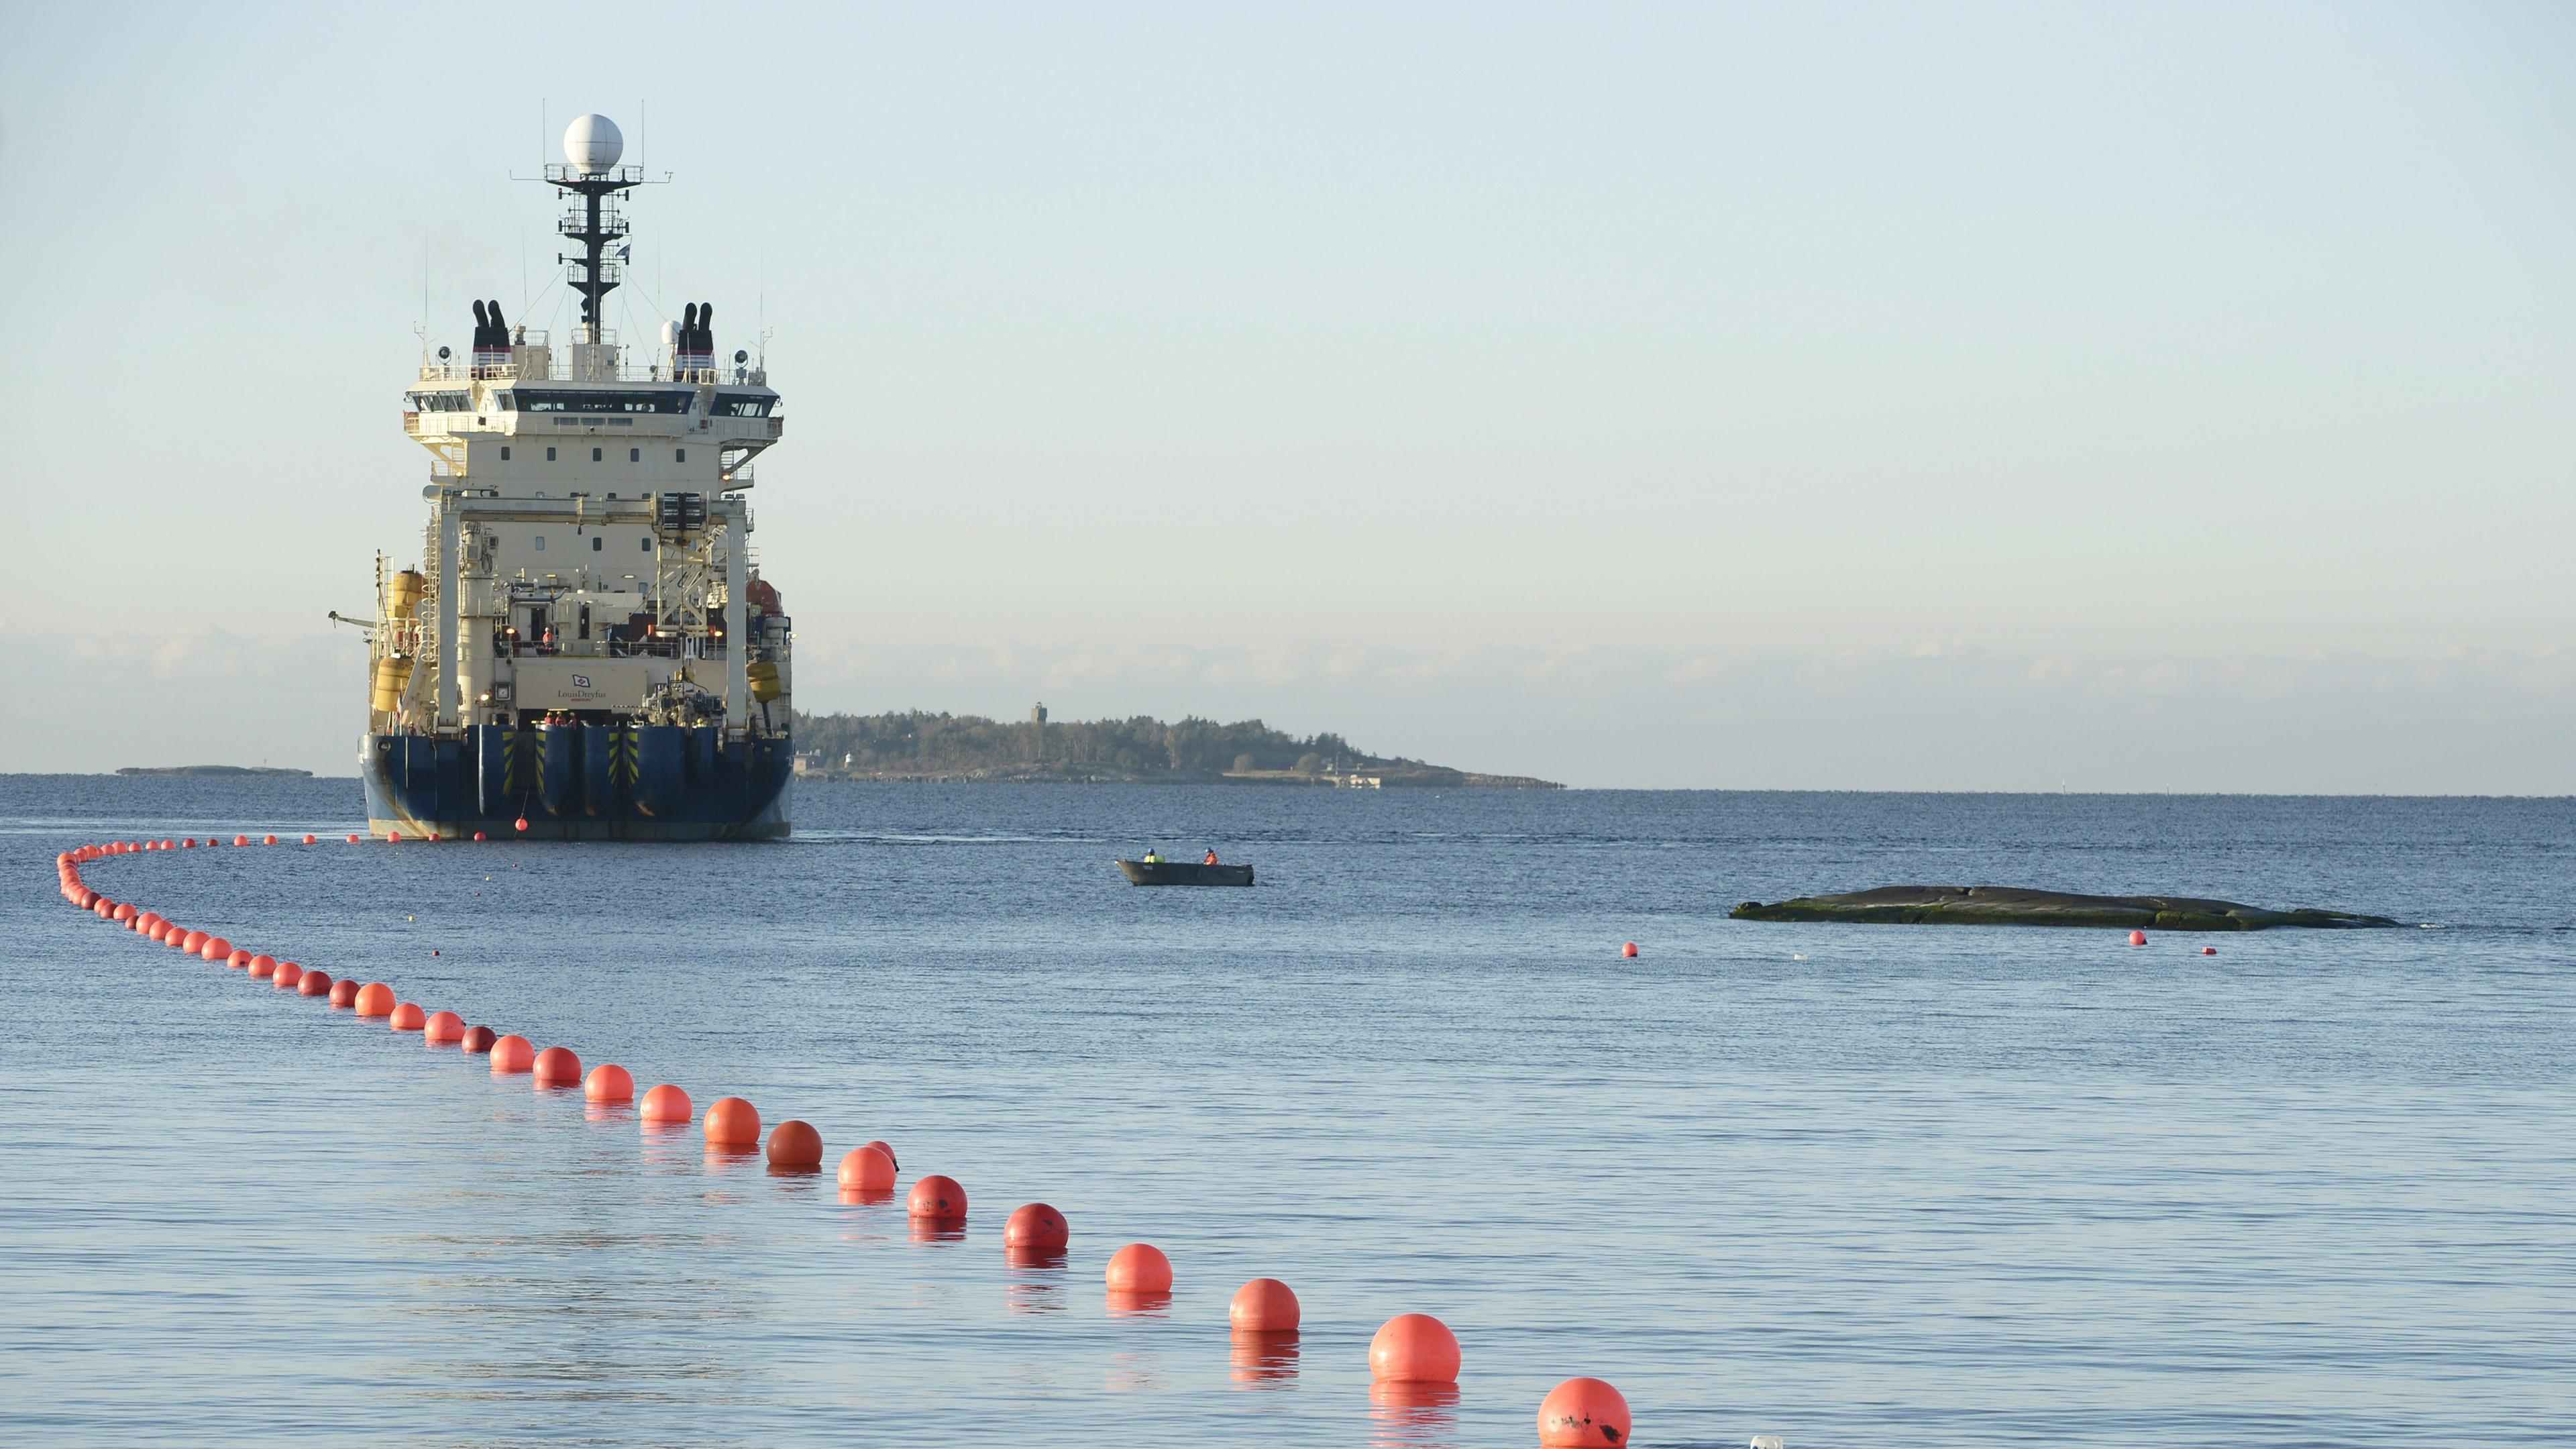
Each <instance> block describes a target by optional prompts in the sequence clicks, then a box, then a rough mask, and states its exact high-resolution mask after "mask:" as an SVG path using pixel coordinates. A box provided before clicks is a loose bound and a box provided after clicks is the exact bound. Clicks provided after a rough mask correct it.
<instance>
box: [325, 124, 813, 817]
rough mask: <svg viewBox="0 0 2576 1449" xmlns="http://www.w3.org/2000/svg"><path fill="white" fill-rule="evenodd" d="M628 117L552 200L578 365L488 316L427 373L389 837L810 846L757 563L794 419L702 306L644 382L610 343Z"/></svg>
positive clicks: (381, 641)
mask: <svg viewBox="0 0 2576 1449" xmlns="http://www.w3.org/2000/svg"><path fill="white" fill-rule="evenodd" d="M620 150H621V143H620V141H619V138H618V136H617V132H616V128H615V127H614V126H613V125H611V124H610V123H609V122H608V121H607V119H606V118H605V117H598V116H585V117H582V118H581V119H580V120H577V121H575V122H574V123H573V126H572V129H571V130H570V131H569V132H567V134H566V136H565V153H566V157H567V160H566V163H565V164H563V165H559V166H549V167H548V168H547V169H546V175H545V180H546V182H547V183H548V184H550V185H552V186H554V187H555V188H556V189H557V190H558V192H559V193H560V194H561V195H563V196H564V197H565V198H567V200H568V203H569V205H568V208H567V211H566V214H565V216H564V218H563V221H562V225H561V230H562V232H563V234H564V235H565V236H566V237H567V238H568V239H570V240H571V241H573V242H575V243H577V244H578V245H579V247H580V251H579V253H578V254H575V255H571V256H568V257H567V258H566V259H565V260H566V261H567V262H568V263H569V264H570V269H571V273H572V276H571V279H570V280H571V285H572V288H573V290H574V291H575V292H576V293H577V294H578V295H579V297H580V302H581V317H580V321H579V323H578V325H577V326H576V328H575V329H574V331H573V335H572V340H571V341H570V342H569V343H568V344H567V345H564V346H561V347H558V346H556V345H554V344H553V342H552V341H551V340H550V338H549V336H548V335H547V333H545V332H543V331H537V330H532V329H530V328H528V327H526V326H525V325H522V324H512V323H510V322H508V321H507V320H506V319H505V318H504V317H503V315H502V312H501V307H500V304H499V303H498V302H485V301H477V302H475V303H474V304H473V312H474V333H473V344H472V346H471V348H470V349H468V350H467V351H466V352H465V353H464V355H462V356H459V355H457V353H456V350H455V349H454V348H453V347H450V346H441V347H439V348H437V350H436V352H435V354H434V355H430V356H425V357H424V358H423V359H422V364H421V368H420V377H419V380H418V382H417V384H416V385H415V386H414V387H413V388H411V389H410V391H409V392H408V393H406V395H405V401H404V410H403V428H404V430H405V432H407V433H408V434H409V435H410V436H411V437H412V438H413V439H414V440H415V441H417V442H419V443H420V445H421V446H422V447H423V448H425V449H427V450H428V451H429V453H430V455H431V458H432V463H431V470H430V471H431V477H430V482H429V485H428V486H427V487H425V488H423V489H422V490H421V492H422V496H423V497H424V498H425V499H427V500H428V502H429V505H430V518H429V526H428V529H427V533H426V537H425V538H424V541H423V547H422V560H421V563H420V565H419V567H417V568H409V569H400V570H389V569H388V568H387V566H386V564H385V563H384V561H383V560H382V559H381V558H380V559H379V561H378V567H377V599H378V604H377V616H376V619H375V621H374V627H373V629H372V631H371V640H372V646H371V654H372V658H371V672H370V678H371V681H372V698H371V700H370V714H369V729H368V736H367V742H366V745H365V747H364V768H363V769H362V772H361V773H362V775H363V776H364V778H365V779H366V782H367V786H368V803H369V812H368V813H369V815H370V817H371V819H372V822H373V824H374V827H375V828H376V829H377V830H378V831H379V832H380V833H391V832H395V831H400V832H403V833H406V834H409V833H415V832H417V833H421V834H436V835H447V836H452V835H461V834H467V833H471V832H475V831H493V830H499V831H506V832H510V833H526V834H534V835H547V836H564V837H574V838H627V839H634V838H649V839H705V838H739V837H749V836H774V835H783V834H785V833H786V832H787V828H788V821H787V815H786V785H787V780H788V777H789V775H790V773H791V762H792V761H793V759H794V750H793V747H792V744H791V742H790V734H791V722H792V719H793V710H792V708H791V704H792V700H791V698H790V693H789V690H790V685H791V653H792V648H791V640H792V629H791V627H790V623H789V620H788V618H787V616H786V614H785V612H784V611H783V609H782V608H781V607H780V602H779V598H778V594H777V591H776V590H775V589H774V588H772V587H771V586H770V585H769V584H768V583H766V582H764V581H763V580H762V579H761V578H760V576H759V565H758V560H757V558H756V557H755V556H754V554H753V551H752V549H751V547H750V535H751V529H752V512H751V504H750V500H749V498H748V496H747V494H748V490H749V489H750V488H751V486H752V483H753V478H752V470H751V462H752V459H753V458H755V457H757V456H758V455H759V454H760V452H761V451H762V450H764V449H766V448H767V447H769V446H770V445H771V444H772V443H774V442H776V441H777V440H778V437H779V432H780V429H781V425H782V424H781V419H780V417H779V399H778V394H777V393H776V392H774V391H772V390H771V388H770V386H769V378H768V373H767V370H766V368H765V367H764V366H763V365H762V361H761V360H760V359H757V358H755V357H754V356H753V355H752V353H751V352H749V351H747V350H740V349H737V350H735V351H734V352H732V353H731V354H730V355H729V356H726V355H721V354H720V353H719V351H718V348H717V346H716V342H715V335H716V334H715V321H714V318H715V309H714V308H713V306H712V305H709V304H703V303H690V304H688V305H687V306H686V307H685V308H684V309H683V310H682V312H681V315H680V317H679V318H678V319H677V320H676V321H674V322H672V323H669V324H666V325H665V326H664V327H663V329H662V338H661V345H660V346H659V347H658V348H654V349H651V350H650V351H649V352H648V353H646V355H644V356H641V357H637V356H634V355H631V354H630V352H629V350H628V349H627V348H625V347H624V346H622V345H621V344H620V343H619V342H618V341H617V339H616V337H615V336H614V335H613V334H612V333H611V332H610V331H609V330H608V329H607V328H606V327H604V326H603V325H602V322H601V319H602V317H603V315H604V310H603V304H604V302H605V299H606V297H607V295H608V293H609V292H610V291H611V290H613V289H614V288H615V287H617V286H618V285H619V284H620V282H621V280H622V276H621V267H620V263H619V260H618V255H617V253H616V252H613V251H612V250H611V249H612V247H614V246H615V245H616V244H617V243H619V242H620V240H621V239H622V238H623V237H625V235H626V233H627V223H626V219H625V216H624V214H623V208H622V206H621V204H620V203H621V200H622V198H623V196H624V194H625V193H626V192H627V191H628V190H629V189H631V188H633V187H635V186H637V185H640V184H642V183H643V182H644V179H645V178H644V175H643V172H642V170H641V169H640V168H638V167H634V166H622V165H620V164H618V161H619V153H620Z"/></svg>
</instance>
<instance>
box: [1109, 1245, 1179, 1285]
mask: <svg viewBox="0 0 2576 1449" xmlns="http://www.w3.org/2000/svg"><path fill="white" fill-rule="evenodd" d="M1103 1277H1104V1278H1105V1279H1106V1280H1107V1282H1108V1284H1109V1291H1110V1292H1112V1293H1169V1292H1171V1291H1172V1260H1171V1259H1169V1258H1167V1257H1165V1256H1163V1250H1162V1249H1160V1248H1157V1247H1155V1246H1154V1245H1153V1244H1151V1243H1129V1244H1128V1245H1127V1246H1125V1247H1123V1248H1120V1249H1119V1250H1118V1251H1117V1252H1114V1253H1112V1254H1110V1255H1109V1270H1108V1272H1107V1273H1105V1274H1104V1275H1103Z"/></svg>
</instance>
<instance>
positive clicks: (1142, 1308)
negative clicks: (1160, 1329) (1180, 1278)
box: [1109, 1289, 1172, 1318]
mask: <svg viewBox="0 0 2576 1449" xmlns="http://www.w3.org/2000/svg"><path fill="white" fill-rule="evenodd" d="M1171 1306H1172V1295H1171V1292H1170V1290H1168V1289H1166V1290H1165V1291H1163V1292H1160V1293H1122V1292H1119V1291H1118V1290H1116V1289H1112V1290H1110V1293H1109V1316H1110V1317H1112V1318H1161V1317H1163V1316H1165V1314H1166V1313H1167V1311H1168V1310H1169V1309H1170V1308H1171Z"/></svg>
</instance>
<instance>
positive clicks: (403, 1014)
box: [360, 1001, 429, 1031]
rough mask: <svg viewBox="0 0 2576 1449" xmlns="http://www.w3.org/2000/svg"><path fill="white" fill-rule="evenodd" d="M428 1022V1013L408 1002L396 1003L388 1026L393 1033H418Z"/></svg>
mask: <svg viewBox="0 0 2576 1449" xmlns="http://www.w3.org/2000/svg"><path fill="white" fill-rule="evenodd" d="M364 1014H365V1013H363V1012H361V1013H360V1015H364ZM428 1022H429V1013H428V1012H426V1011H423V1010H421V1009H420V1008H419V1007H417V1006H414V1005H413V1004H412V1003H410V1002H408V1001H397V1002H395V1003H394V1010H393V1016H392V1018H391V1020H390V1021H389V1023H388V1025H389V1026H390V1027H391V1028H392V1029H393V1030H395V1031H418V1030H420V1029H421V1028H422V1027H423V1026H425V1025H427V1024H428Z"/></svg>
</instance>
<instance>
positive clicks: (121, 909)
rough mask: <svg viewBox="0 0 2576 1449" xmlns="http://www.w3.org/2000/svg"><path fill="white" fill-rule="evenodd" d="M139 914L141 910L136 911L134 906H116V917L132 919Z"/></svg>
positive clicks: (124, 919) (125, 919)
mask: <svg viewBox="0 0 2576 1449" xmlns="http://www.w3.org/2000/svg"><path fill="white" fill-rule="evenodd" d="M138 914H140V912H138V911H136V910H135V909H134V907H132V906H126V905H120V906H118V907H117V908H116V918H117V919H118V920H120V921H131V920H133V919H134V918H135V916H137V915H138Z"/></svg>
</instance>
